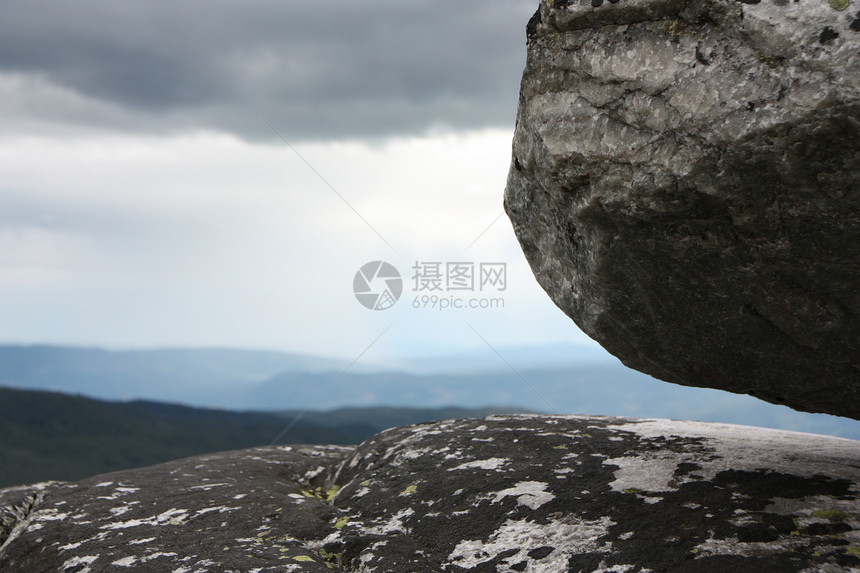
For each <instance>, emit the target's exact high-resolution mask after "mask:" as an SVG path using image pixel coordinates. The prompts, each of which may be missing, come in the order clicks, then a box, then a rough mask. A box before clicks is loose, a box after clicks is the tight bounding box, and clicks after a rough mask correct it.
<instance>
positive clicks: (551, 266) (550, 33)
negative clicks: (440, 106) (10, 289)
mask: <svg viewBox="0 0 860 573" xmlns="http://www.w3.org/2000/svg"><path fill="white" fill-rule="evenodd" d="M858 8H860V6H858V4H857V3H856V2H854V3H853V4H852V3H851V2H850V1H849V0H830V2H829V3H828V2H827V1H825V0H814V1H812V0H764V1H760V0H742V1H741V2H733V1H727V0H689V1H687V0H620V1H619V0H606V1H603V0H590V1H589V0H582V1H578V2H571V1H566V0H555V1H552V2H541V5H540V9H539V10H538V12H537V13H536V14H535V16H534V17H533V18H532V20H531V21H530V22H529V25H528V28H527V37H528V48H527V50H528V60H527V65H526V69H525V72H524V75H523V80H522V85H521V94H520V102H519V110H518V115H517V125H516V131H515V135H514V141H513V158H512V165H511V169H510V174H509V177H508V183H507V188H506V191H505V208H506V211H507V213H508V215H509V217H510V219H511V221H512V222H513V226H514V230H515V232H516V235H517V237H518V239H519V241H520V244H521V246H522V248H523V251H524V252H525V255H526V258H527V259H528V261H529V263H530V265H531V267H532V269H533V271H534V273H535V276H536V277H537V280H538V282H539V283H540V284H541V286H542V287H543V288H544V289H545V290H546V291H547V293H548V294H549V295H550V297H551V298H552V300H553V301H554V302H555V304H556V305H558V306H559V307H560V308H561V309H562V310H563V311H564V312H565V313H567V314H568V315H569V316H570V317H571V318H572V319H573V320H574V321H575V322H576V323H577V324H578V325H579V327H580V328H581V329H582V330H583V331H584V332H585V333H587V334H588V335H589V336H591V337H592V338H594V339H595V340H597V341H598V342H599V343H600V344H602V345H603V346H604V347H605V348H606V349H607V350H608V351H609V352H611V353H612V354H614V355H615V356H617V357H618V358H620V359H621V361H622V362H624V364H626V365H627V366H629V367H631V368H634V369H637V370H641V371H643V372H646V373H648V374H650V375H653V376H655V377H657V378H660V379H662V380H666V381H669V382H674V383H678V384H685V385H691V386H703V387H712V388H720V389H723V390H730V391H733V392H740V393H747V394H751V395H754V396H757V397H759V398H762V399H764V400H767V401H770V402H774V403H778V404H786V405H788V406H791V407H793V408H796V409H799V410H806V411H812V412H828V413H831V414H836V415H841V416H848V417H852V418H855V419H857V418H860V98H858V94H860V58H858V57H857V54H858V52H860V12H858Z"/></svg>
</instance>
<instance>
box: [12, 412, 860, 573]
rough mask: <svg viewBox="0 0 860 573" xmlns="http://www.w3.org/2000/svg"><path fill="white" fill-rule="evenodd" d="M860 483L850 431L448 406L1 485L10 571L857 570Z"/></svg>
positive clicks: (857, 450)
mask: <svg viewBox="0 0 860 573" xmlns="http://www.w3.org/2000/svg"><path fill="white" fill-rule="evenodd" d="M859 495H860V443H858V442H854V441H850V440H841V439H837V438H826V437H821V436H813V435H807V434H793V433H790V432H781V431H769V430H761V429H755V428H746V427H738V426H725V425H717V424H703V423H695V422H669V421H666V420H644V419H643V420H634V419H625V418H605V417H574V416H554V417H544V416H503V417H502V416H498V417H490V418H486V419H482V420H480V419H479V420H449V421H444V422H433V423H427V424H421V425H415V426H407V427H403V428H397V429H393V430H389V431H386V432H383V433H382V434H379V435H378V436H376V437H374V438H372V439H371V440H369V441H367V442H365V443H364V444H362V445H361V446H359V447H358V448H338V447H325V446H313V447H295V446H293V447H269V448H256V449H252V450H243V451H238V452H228V453H224V454H217V455H209V456H199V457H195V458H188V459H185V460H180V461H177V462H171V463H167V464H162V465H159V466H153V467H150V468H143V469H138V470H132V471H123V472H116V473H112V474H106V475H102V476H99V477H95V478H92V479H88V480H84V481H82V482H78V483H51V484H41V485H39V486H32V487H28V488H14V489H7V490H4V491H2V492H0V506H2V509H0V514H2V515H3V521H2V523H3V524H4V525H3V529H2V530H0V546H2V548H1V549H0V570H3V571H27V572H28V573H29V572H41V571H52V572H53V571H63V572H64V573H84V572H102V571H147V572H148V571H158V572H173V573H191V572H200V573H202V572H206V571H210V572H213V573H215V572H219V573H220V572H225V571H234V572H239V571H241V572H255V573H263V572H287V571H330V570H338V571H362V572H366V573H370V572H379V573H381V572H398V573H400V572H404V573H405V572H410V571H420V572H422V573H428V572H434V571H444V572H456V571H484V572H489V571H494V572H496V571H497V572H505V573H508V572H511V571H515V572H549V573H554V572H561V571H574V572H580V573H586V572H593V573H597V572H601V573H608V572H616V573H622V572H626V573H633V572H641V573H644V572H646V571H651V572H656V571H671V572H676V571H690V572H693V571H695V572H706V573H707V572H724V571H744V572H763V571H768V572H771V571H773V572H779V573H787V572H801V571H802V572H806V573H811V572H827V573H830V572H834V571H860V499H858V496H859ZM7 518H8V519H7Z"/></svg>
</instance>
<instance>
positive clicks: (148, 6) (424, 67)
mask: <svg viewBox="0 0 860 573" xmlns="http://www.w3.org/2000/svg"><path fill="white" fill-rule="evenodd" d="M536 4H537V3H536V2H535V1H534V0H480V1H477V2H463V1H457V2H455V1H452V0H423V1H422V2H416V1H411V0H330V1H328V2H325V3H322V2H314V1H311V0H253V1H249V2H238V1H233V2H227V1H223V0H205V1H204V0H188V1H184V2H173V1H168V0H148V1H147V2H131V3H128V2H113V1H112V0H79V1H76V2H61V1H52V2H41V1H38V0H29V1H21V2H13V3H12V5H11V6H10V5H9V4H7V5H6V7H5V8H4V11H3V12H4V13H3V18H2V19H0V93H2V96H3V97H2V99H3V100H4V103H2V104H0V118H3V120H4V121H5V120H7V119H8V122H7V125H12V126H16V127H17V128H18V129H34V126H38V125H39V124H42V125H45V124H48V125H57V124H67V125H71V126H81V127H93V128H97V129H100V128H110V129H118V130H123V131H128V130H132V131H142V132H154V133H163V132H169V131H186V130H195V129H215V130H225V131H229V132H232V133H235V134H237V135H240V136H242V137H246V138H252V139H253V138H257V137H270V136H271V134H270V133H269V132H268V128H267V127H266V126H265V125H264V124H262V122H261V121H260V119H259V118H258V117H257V116H256V115H255V112H258V113H260V114H262V115H263V116H264V117H266V118H267V119H268V120H269V121H270V122H271V123H272V124H273V125H274V126H276V127H277V128H278V129H279V131H281V132H282V133H283V134H284V136H285V137H287V138H288V139H307V138H311V139H316V138H328V137H371V138H372V137H379V136H387V135H398V134H412V133H420V132H422V131H425V130H427V129H432V128H434V127H442V128H446V127H447V128H453V129H463V128H480V127H506V126H510V127H512V126H513V122H514V115H515V111H516V101H517V92H518V86H519V77H520V74H521V72H522V67H523V65H524V60H525V24H526V21H527V20H528V17H529V15H530V14H531V12H533V11H534V9H535V8H536ZM4 78H5V81H2V80H3V79H4Z"/></svg>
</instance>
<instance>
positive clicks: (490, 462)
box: [449, 458, 511, 471]
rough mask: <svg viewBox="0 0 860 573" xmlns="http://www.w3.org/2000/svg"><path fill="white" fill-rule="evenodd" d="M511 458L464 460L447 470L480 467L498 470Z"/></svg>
mask: <svg viewBox="0 0 860 573" xmlns="http://www.w3.org/2000/svg"><path fill="white" fill-rule="evenodd" d="M510 462H511V460H509V459H507V458H487V459H485V460H472V461H471V462H465V463H462V464H460V465H459V466H457V467H453V468H451V469H450V470H449V471H454V470H470V469H482V470H496V471H498V470H500V469H502V468H503V467H504V466H506V465H507V464H509V463H510Z"/></svg>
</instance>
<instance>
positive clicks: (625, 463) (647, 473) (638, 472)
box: [603, 452, 682, 493]
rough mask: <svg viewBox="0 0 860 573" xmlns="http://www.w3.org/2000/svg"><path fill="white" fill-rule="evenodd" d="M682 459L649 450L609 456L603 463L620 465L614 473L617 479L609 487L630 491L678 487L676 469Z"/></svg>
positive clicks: (665, 489)
mask: <svg viewBox="0 0 860 573" xmlns="http://www.w3.org/2000/svg"><path fill="white" fill-rule="evenodd" d="M681 461H682V460H681V459H679V457H678V456H677V455H674V456H673V455H672V454H665V453H664V454H654V453H651V452H648V453H645V454H642V455H639V456H624V457H621V458H609V459H606V460H603V464H604V465H610V466H618V469H617V470H615V474H614V475H615V480H614V481H612V482H610V484H609V487H611V488H612V489H613V490H615V491H619V492H628V493H629V492H630V491H671V490H673V489H676V487H675V485H674V481H675V470H676V469H677V468H678V464H679V463H680V462H681ZM670 482H672V483H671V484H670Z"/></svg>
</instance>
